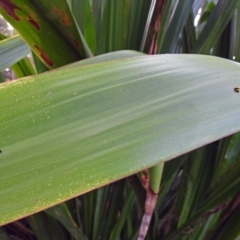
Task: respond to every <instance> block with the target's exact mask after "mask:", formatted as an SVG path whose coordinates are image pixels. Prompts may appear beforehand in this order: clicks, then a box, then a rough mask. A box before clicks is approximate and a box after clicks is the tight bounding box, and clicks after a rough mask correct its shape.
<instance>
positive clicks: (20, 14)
mask: <svg viewBox="0 0 240 240" xmlns="http://www.w3.org/2000/svg"><path fill="white" fill-rule="evenodd" d="M46 3H47V5H45V4H46ZM54 4H55V5H54ZM67 9H68V5H67V3H66V1H61V2H59V1H57V2H53V1H50V2H49V1H41V2H38V1H30V0H27V1H24V2H23V1H20V0H16V1H14V3H12V4H10V5H9V4H7V3H5V2H4V1H2V2H0V14H1V15H3V17H4V18H5V19H6V20H7V21H8V22H9V23H10V24H11V25H12V26H13V27H14V28H15V29H16V30H17V31H18V32H19V34H20V35H21V36H22V37H23V38H24V40H25V41H26V42H27V43H28V44H29V46H30V47H31V49H32V50H33V51H34V52H35V53H36V55H37V56H38V57H39V58H40V59H41V60H42V61H43V62H44V64H45V65H46V66H47V67H48V68H50V69H52V68H57V67H60V66H63V65H65V64H68V63H71V62H75V61H77V60H80V59H84V58H86V57H87V56H88V54H87V52H88V51H87V49H86V48H85V47H84V43H83V39H82V41H81V42H80V41H79V40H78V39H75V35H72V32H73V31H74V30H75V29H76V25H75V23H74V21H73V19H72V16H71V15H70V11H69V12H67ZM42 11H44V12H42ZM50 16H51V17H50ZM59 22H61V25H59ZM56 25H58V27H56ZM62 25H63V26H64V29H65V31H64V29H63V28H62ZM60 29H61V31H60ZM70 29H71V30H70ZM66 31H67V33H66ZM62 32H65V33H66V34H67V36H68V37H69V38H71V37H72V38H71V41H67V40H66V39H65V36H62ZM78 36H79V39H80V35H78ZM73 45H75V49H76V48H77V49H79V51H80V52H81V55H80V54H79V53H78V51H76V50H75V49H74V48H73ZM83 53H84V54H83Z"/></svg>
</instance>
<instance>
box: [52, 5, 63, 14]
mask: <svg viewBox="0 0 240 240" xmlns="http://www.w3.org/2000/svg"><path fill="white" fill-rule="evenodd" d="M53 11H54V12H55V13H56V14H60V13H61V11H60V10H59V9H58V8H56V7H53Z"/></svg>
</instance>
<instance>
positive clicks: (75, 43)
mask: <svg viewBox="0 0 240 240" xmlns="http://www.w3.org/2000/svg"><path fill="white" fill-rule="evenodd" d="M73 43H74V45H75V46H76V47H79V44H78V41H77V40H75V39H73Z"/></svg>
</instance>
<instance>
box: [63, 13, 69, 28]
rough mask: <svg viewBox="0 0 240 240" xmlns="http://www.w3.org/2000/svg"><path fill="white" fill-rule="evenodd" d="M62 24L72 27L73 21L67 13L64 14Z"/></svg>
mask: <svg viewBox="0 0 240 240" xmlns="http://www.w3.org/2000/svg"><path fill="white" fill-rule="evenodd" d="M62 22H63V24H65V25H70V24H71V20H70V18H69V17H68V15H67V14H66V13H64V14H63V18H62Z"/></svg>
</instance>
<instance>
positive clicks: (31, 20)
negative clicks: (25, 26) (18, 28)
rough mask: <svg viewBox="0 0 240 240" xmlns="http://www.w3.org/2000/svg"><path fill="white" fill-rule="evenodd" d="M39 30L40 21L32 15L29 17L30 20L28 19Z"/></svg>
mask: <svg viewBox="0 0 240 240" xmlns="http://www.w3.org/2000/svg"><path fill="white" fill-rule="evenodd" d="M28 21H29V22H30V23H31V24H32V25H33V26H34V27H35V28H36V29H37V30H40V26H39V25H38V23H37V22H36V21H35V20H33V19H32V18H31V17H29V20H28Z"/></svg>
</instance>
